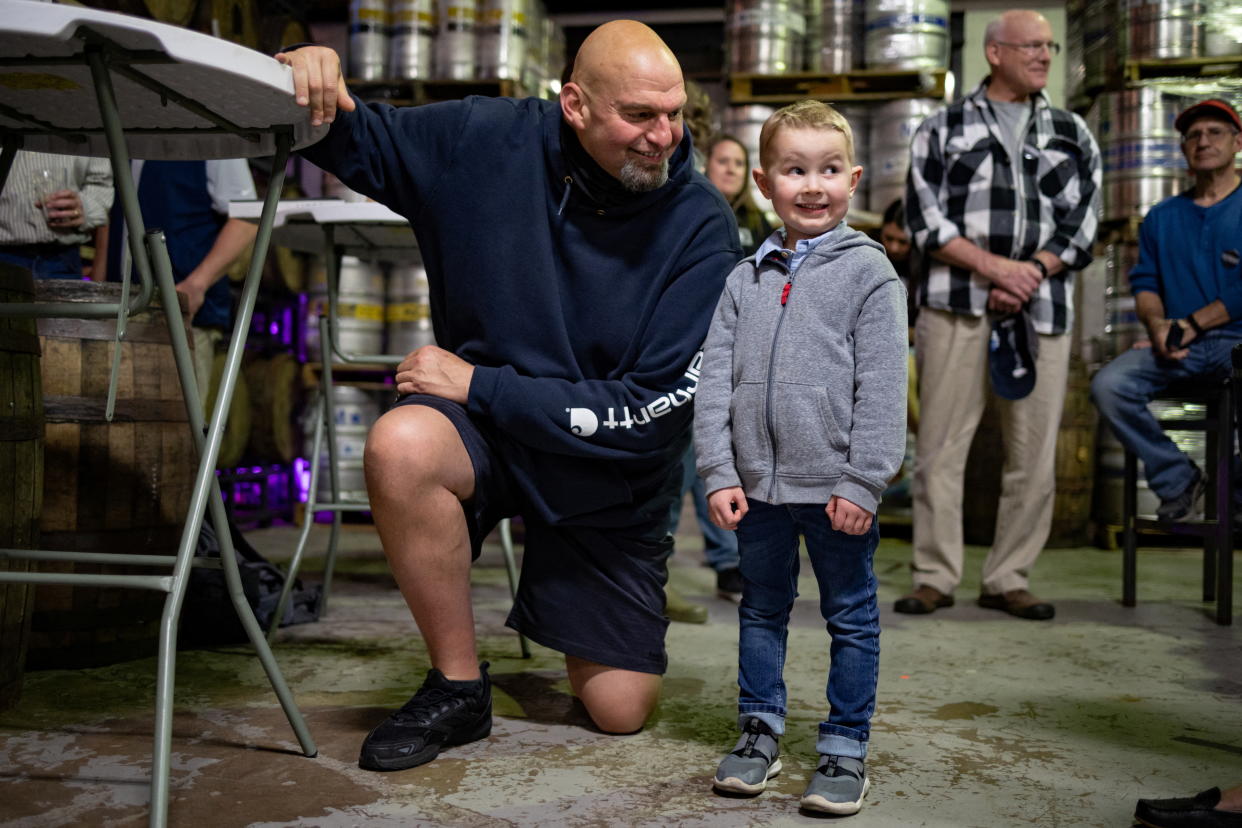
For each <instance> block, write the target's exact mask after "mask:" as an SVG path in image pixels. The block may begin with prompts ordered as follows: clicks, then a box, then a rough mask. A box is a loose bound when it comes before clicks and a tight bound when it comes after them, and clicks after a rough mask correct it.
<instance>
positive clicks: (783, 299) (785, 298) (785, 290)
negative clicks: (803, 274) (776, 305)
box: [781, 279, 793, 308]
mask: <svg viewBox="0 0 1242 828" xmlns="http://www.w3.org/2000/svg"><path fill="white" fill-rule="evenodd" d="M792 288H793V279H790V280H789V281H788V282H786V283H785V286H784V287H783V288H781V307H782V308H783V307H785V303H786V302H788V301H789V291H790V290H791V289H792Z"/></svg>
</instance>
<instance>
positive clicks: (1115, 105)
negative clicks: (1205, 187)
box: [1092, 84, 1192, 220]
mask: <svg viewBox="0 0 1242 828" xmlns="http://www.w3.org/2000/svg"><path fill="white" fill-rule="evenodd" d="M1191 100H1192V99H1191V98H1188V97H1186V96H1184V95H1181V94H1178V93H1175V92H1170V91H1168V90H1166V89H1164V88H1162V87H1161V86H1159V85H1155V84H1153V85H1148V86H1143V87H1139V88H1135V89H1125V90H1121V91H1117V92H1105V93H1103V94H1101V95H1100V96H1099V98H1098V99H1097V101H1096V105H1095V108H1094V109H1093V113H1092V121H1093V122H1094V124H1095V131H1096V137H1097V138H1098V140H1099V142H1100V152H1101V156H1102V159H1101V160H1102V167H1103V173H1104V218H1105V219H1106V220H1115V219H1125V218H1128V217H1129V216H1142V215H1146V213H1147V211H1148V210H1149V209H1150V208H1151V207H1153V206H1154V205H1156V204H1157V203H1159V202H1160V201H1162V200H1164V199H1165V198H1168V197H1169V196H1171V195H1174V194H1175V193H1178V192H1180V191H1181V190H1183V189H1185V187H1186V186H1187V185H1188V183H1189V179H1188V174H1187V169H1186V157H1185V156H1184V155H1183V154H1182V147H1181V141H1180V137H1179V136H1178V134H1177V130H1176V129H1174V127H1173V121H1174V120H1175V119H1176V118H1177V114H1178V113H1179V112H1181V111H1182V110H1183V109H1184V108H1186V106H1188V105H1189V104H1190V102H1191Z"/></svg>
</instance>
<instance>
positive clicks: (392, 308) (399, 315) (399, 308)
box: [388, 302, 431, 322]
mask: <svg viewBox="0 0 1242 828" xmlns="http://www.w3.org/2000/svg"><path fill="white" fill-rule="evenodd" d="M430 316H431V308H430V307H429V306H428V305H427V303H426V302H398V303H397V304H393V305H389V306H388V321H389V322H421V321H423V320H424V319H427V318H428V317H430Z"/></svg>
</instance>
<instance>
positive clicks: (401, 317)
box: [384, 262, 436, 356]
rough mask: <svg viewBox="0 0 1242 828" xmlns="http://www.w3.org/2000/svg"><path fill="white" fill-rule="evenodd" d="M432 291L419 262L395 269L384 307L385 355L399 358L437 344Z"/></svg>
mask: <svg viewBox="0 0 1242 828" xmlns="http://www.w3.org/2000/svg"><path fill="white" fill-rule="evenodd" d="M430 302H431V292H430V288H429V287H428V285H427V271H426V270H425V269H424V268H423V265H422V263H421V262H417V263H409V264H402V265H397V266H394V267H393V268H392V270H391V272H390V273H389V274H388V292H387V303H386V304H385V307H384V318H385V322H386V326H385V333H386V334H387V342H388V344H387V346H386V348H387V352H388V353H390V354H393V355H397V356H401V355H404V354H408V353H410V352H411V351H415V350H418V349H419V348H421V347H423V346H424V345H434V344H436V338H435V334H434V333H432V330H431V304H430Z"/></svg>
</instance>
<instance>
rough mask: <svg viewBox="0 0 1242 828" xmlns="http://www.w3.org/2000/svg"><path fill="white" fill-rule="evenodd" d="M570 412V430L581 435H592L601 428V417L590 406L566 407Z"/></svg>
mask: <svg viewBox="0 0 1242 828" xmlns="http://www.w3.org/2000/svg"><path fill="white" fill-rule="evenodd" d="M565 410H566V411H568V412H569V430H570V431H571V432H573V433H574V434H577V435H578V436H579V437H590V436H591V435H592V434H594V433H595V432H596V431H598V430H599V417H596V416H595V412H594V411H592V410H591V409H589V408H566V409H565Z"/></svg>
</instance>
